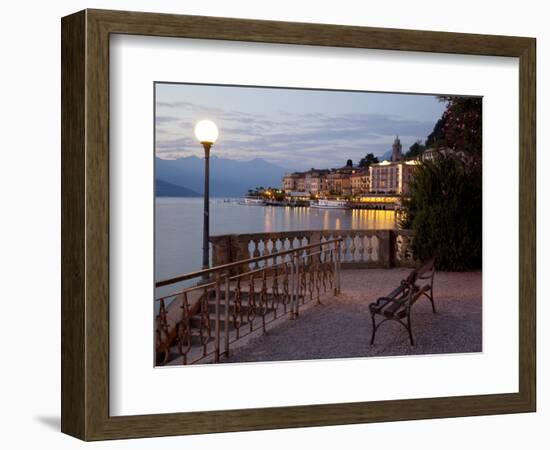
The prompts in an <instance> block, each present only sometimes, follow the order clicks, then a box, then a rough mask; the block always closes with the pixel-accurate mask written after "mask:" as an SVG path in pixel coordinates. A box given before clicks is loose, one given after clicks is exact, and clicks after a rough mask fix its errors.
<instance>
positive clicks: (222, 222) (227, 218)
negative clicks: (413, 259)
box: [155, 197, 396, 281]
mask: <svg viewBox="0 0 550 450" xmlns="http://www.w3.org/2000/svg"><path fill="white" fill-rule="evenodd" d="M202 212H203V200H202V198H171V197H159V198H157V199H156V211H155V218H156V223H155V278H156V280H157V281H158V280H162V279H166V278H171V277H174V276H177V275H181V274H184V273H188V272H192V271H195V270H200V268H201V262H202V220H203V219H202ZM394 228H396V220H395V213H394V212H393V211H382V210H356V209H354V210H351V209H348V210H344V209H333V210H329V209H317V208H307V207H303V208H291V207H280V206H247V205H239V204H237V203H236V201H224V199H217V198H214V199H211V201H210V234H211V235H217V234H231V233H261V232H273V231H298V230H322V229H341V230H349V229H372V230H380V229H394Z"/></svg>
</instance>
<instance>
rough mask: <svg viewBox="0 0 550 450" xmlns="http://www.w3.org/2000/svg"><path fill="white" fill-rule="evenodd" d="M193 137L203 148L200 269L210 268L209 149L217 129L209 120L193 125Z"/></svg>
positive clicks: (215, 137)
mask: <svg viewBox="0 0 550 450" xmlns="http://www.w3.org/2000/svg"><path fill="white" fill-rule="evenodd" d="M195 136H196V137H197V139H198V141H199V142H200V143H201V144H202V146H203V148H204V210H203V227H202V268H203V269H208V267H210V258H209V253H210V252H209V248H210V243H209V241H210V148H211V147H212V145H214V142H216V139H217V138H218V127H217V126H216V124H215V123H214V122H212V121H211V120H201V121H200V122H198V123H197V125H195Z"/></svg>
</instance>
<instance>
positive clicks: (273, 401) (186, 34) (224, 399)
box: [62, 10, 536, 440]
mask: <svg viewBox="0 0 550 450" xmlns="http://www.w3.org/2000/svg"><path fill="white" fill-rule="evenodd" d="M535 168H536V164H535V40H534V39H532V38H524V37H506V36H487V35H468V34H457V33H441V32H430V31H412V30H394V29H378V28H363V27H349V26H338V25H319V24H304V23H286V22H270V21H254V20H241V19H227V18H216V17H197V16H177V15H167V14H153V13H134V12H122V11H102V10H86V11H81V12H78V13H75V14H73V15H71V16H67V17H65V18H63V20H62V233H63V236H62V243H63V248H62V294H63V295H62V431H63V432H65V433H68V434H71V435H73V436H76V437H79V438H81V439H84V440H100V439H115V438H129V437H146V436H166V435H179V434H194V433H209V432H223V431H238V430H257V429H272V428H285V427H302V426H320V425H332V424H347V423H367V422H377V421H393V420H409V419H420V418H439V417H456V416H466V415H484V414H499V413H513V412H530V411H534V410H535V404H536V395H535V392H536V391H535V372H536V371H535V361H536V357H535V356H536V347H535V345H536V342H535V299H536V295H535V242H536V235H535V194H536V193H535Z"/></svg>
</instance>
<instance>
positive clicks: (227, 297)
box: [224, 271, 231, 357]
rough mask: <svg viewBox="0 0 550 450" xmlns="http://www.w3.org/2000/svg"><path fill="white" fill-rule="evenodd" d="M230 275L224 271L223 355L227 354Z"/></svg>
mask: <svg viewBox="0 0 550 450" xmlns="http://www.w3.org/2000/svg"><path fill="white" fill-rule="evenodd" d="M230 284H231V277H230V273H229V271H227V273H226V278H225V303H224V304H225V327H224V332H225V336H224V343H225V356H226V357H227V356H229V295H230V289H231V286H230Z"/></svg>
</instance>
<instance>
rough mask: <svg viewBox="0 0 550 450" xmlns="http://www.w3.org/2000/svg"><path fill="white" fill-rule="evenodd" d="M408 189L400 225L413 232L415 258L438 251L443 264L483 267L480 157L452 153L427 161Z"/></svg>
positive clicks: (453, 268) (458, 267)
mask: <svg viewBox="0 0 550 450" xmlns="http://www.w3.org/2000/svg"><path fill="white" fill-rule="evenodd" d="M410 194H411V195H410V198H408V199H407V200H405V201H404V206H405V216H404V218H403V219H402V221H401V226H403V228H412V229H413V230H414V232H415V238H414V241H413V252H414V254H415V256H416V257H417V259H419V260H421V261H423V260H426V259H428V258H430V257H431V256H435V257H436V263H437V267H438V269H440V270H450V271H464V270H476V269H481V261H482V186H481V163H480V162H479V161H478V160H477V159H475V158H459V157H457V156H454V155H448V156H444V155H440V156H439V157H437V158H436V159H435V160H433V161H426V162H424V163H423V164H421V165H419V166H418V167H417V168H416V169H415V174H414V177H413V178H412V179H411V182H410Z"/></svg>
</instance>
